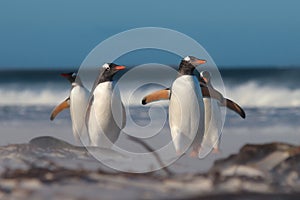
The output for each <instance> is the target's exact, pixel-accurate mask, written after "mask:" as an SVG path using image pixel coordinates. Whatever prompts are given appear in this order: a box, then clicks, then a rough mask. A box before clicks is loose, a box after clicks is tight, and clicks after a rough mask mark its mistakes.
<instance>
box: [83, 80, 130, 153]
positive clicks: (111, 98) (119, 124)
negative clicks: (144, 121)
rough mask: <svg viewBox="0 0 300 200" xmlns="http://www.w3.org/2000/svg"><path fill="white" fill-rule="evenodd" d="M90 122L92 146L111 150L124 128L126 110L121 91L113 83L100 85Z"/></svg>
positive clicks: (95, 94)
mask: <svg viewBox="0 0 300 200" xmlns="http://www.w3.org/2000/svg"><path fill="white" fill-rule="evenodd" d="M93 94H94V101H93V103H92V105H91V110H90V117H89V122H88V129H89V135H90V139H91V145H92V146H98V147H105V148H110V147H111V146H112V145H113V143H115V142H116V140H117V139H118V137H119V134H120V131H121V129H122V128H123V127H124V123H123V121H124V116H125V115H124V110H123V108H122V102H121V97H120V93H119V90H118V89H117V88H115V91H114V92H113V85H112V83H111V82H104V83H100V84H99V85H98V86H97V87H96V88H95V91H94V93H93Z"/></svg>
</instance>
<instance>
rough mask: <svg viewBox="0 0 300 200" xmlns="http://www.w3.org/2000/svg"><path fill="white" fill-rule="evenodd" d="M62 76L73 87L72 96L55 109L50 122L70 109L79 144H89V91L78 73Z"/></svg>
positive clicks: (74, 132) (75, 135) (74, 131)
mask: <svg viewBox="0 0 300 200" xmlns="http://www.w3.org/2000/svg"><path fill="white" fill-rule="evenodd" d="M61 76H63V77H65V78H66V79H68V80H69V81H70V83H71V85H72V88H71V91H70V96H69V97H68V98H67V99H66V100H64V101H63V102H62V103H60V104H59V105H58V106H56V107H55V108H54V110H53V111H52V113H51V117H50V120H53V119H54V118H55V117H56V115H57V114H58V113H60V112H61V111H62V110H64V109H66V108H70V114H71V120H72V129H73V134H74V137H75V139H76V140H77V142H79V141H80V140H79V139H81V141H82V142H84V143H85V144H87V142H88V141H89V137H88V134H87V132H86V131H85V130H84V116H85V111H86V107H87V103H88V99H89V91H88V90H87V89H86V88H85V87H84V86H83V84H82V82H81V80H80V78H79V76H77V74H76V73H74V72H71V73H64V74H61Z"/></svg>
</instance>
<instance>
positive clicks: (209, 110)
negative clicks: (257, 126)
mask: <svg viewBox="0 0 300 200" xmlns="http://www.w3.org/2000/svg"><path fill="white" fill-rule="evenodd" d="M200 80H201V82H204V83H205V84H206V85H207V87H210V88H213V86H212V84H211V76H210V73H209V72H208V71H202V72H201V73H200ZM203 102H204V110H205V112H204V113H205V117H204V118H205V126H204V127H205V131H204V137H203V140H202V143H201V150H200V152H199V157H200V158H203V157H204V156H206V155H207V154H208V153H209V152H210V151H211V149H212V148H213V149H214V152H215V153H217V152H219V144H220V142H219V140H220V137H221V131H222V113H221V109H220V106H219V101H218V100H216V99H214V98H207V97H204V98H203Z"/></svg>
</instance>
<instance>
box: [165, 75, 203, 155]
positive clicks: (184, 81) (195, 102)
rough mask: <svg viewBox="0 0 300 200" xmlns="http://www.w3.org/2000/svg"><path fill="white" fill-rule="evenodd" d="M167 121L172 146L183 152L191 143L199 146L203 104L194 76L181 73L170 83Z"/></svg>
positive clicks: (201, 132)
mask: <svg viewBox="0 0 300 200" xmlns="http://www.w3.org/2000/svg"><path fill="white" fill-rule="evenodd" d="M171 89H172V94H171V98H170V106H169V123H170V128H171V135H172V139H173V143H174V147H175V149H176V151H177V152H180V153H183V152H184V151H186V150H187V148H189V147H190V145H191V144H192V143H193V144H194V145H198V146H200V144H201V140H202V137H203V134H204V113H203V112H204V105H203V98H202V93H201V89H200V86H199V83H198V81H197V79H196V78H195V77H194V76H190V75H183V76H180V77H179V78H177V79H176V80H175V81H174V82H173V85H172V88H171Z"/></svg>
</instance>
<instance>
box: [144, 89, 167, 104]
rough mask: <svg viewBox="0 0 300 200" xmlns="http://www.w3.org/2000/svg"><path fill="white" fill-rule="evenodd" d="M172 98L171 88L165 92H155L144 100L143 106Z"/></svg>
mask: <svg viewBox="0 0 300 200" xmlns="http://www.w3.org/2000/svg"><path fill="white" fill-rule="evenodd" d="M170 96H171V90H170V88H166V89H163V90H158V91H156V92H153V93H151V94H149V95H147V96H145V97H144V98H143V100H142V104H143V105H146V104H148V103H151V102H153V101H159V100H167V99H170Z"/></svg>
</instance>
